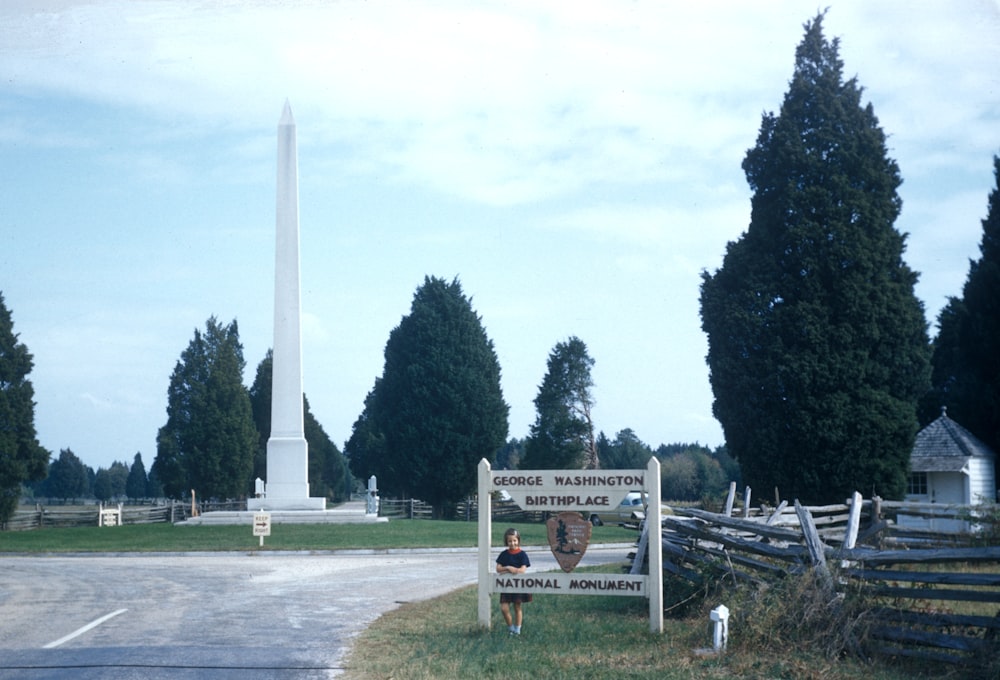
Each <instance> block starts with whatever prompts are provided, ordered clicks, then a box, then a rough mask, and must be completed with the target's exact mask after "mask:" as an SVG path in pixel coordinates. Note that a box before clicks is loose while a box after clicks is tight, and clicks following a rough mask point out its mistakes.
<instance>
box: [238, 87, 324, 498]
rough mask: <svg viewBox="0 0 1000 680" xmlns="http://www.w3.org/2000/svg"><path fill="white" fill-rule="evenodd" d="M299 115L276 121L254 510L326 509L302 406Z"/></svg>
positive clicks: (289, 112)
mask: <svg viewBox="0 0 1000 680" xmlns="http://www.w3.org/2000/svg"><path fill="white" fill-rule="evenodd" d="M298 174H299V172H298V158H297V151H296V140H295V119H294V118H292V109H291V107H290V106H289V105H288V102H287V101H286V102H285V108H284V110H283V111H282V112H281V120H280V121H278V187H277V219H276V234H277V235H276V239H275V255H274V349H273V362H274V363H273V365H272V374H271V436H270V439H268V440H267V486H266V487H265V489H266V490H265V495H264V498H263V499H261V498H255V499H252V500H251V501H250V506H251V507H250V509H266V510H325V509H326V499H325V498H310V497H309V445H308V444H307V443H306V438H305V428H304V420H303V406H302V336H301V324H300V316H301V311H302V304H301V299H300V294H299V288H300V277H299V178H298Z"/></svg>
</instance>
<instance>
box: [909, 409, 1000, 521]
mask: <svg viewBox="0 0 1000 680" xmlns="http://www.w3.org/2000/svg"><path fill="white" fill-rule="evenodd" d="M995 459H996V456H995V454H994V453H993V451H991V450H990V449H989V447H987V446H986V444H984V443H983V442H982V441H980V440H979V439H977V438H976V437H975V436H974V435H973V434H972V433H971V432H969V431H968V430H966V429H965V428H964V427H962V426H961V425H959V424H958V423H956V422H955V421H954V420H952V419H951V418H949V417H948V415H947V412H946V410H945V409H942V410H941V417H940V418H938V419H937V420H935V421H934V422H932V423H931V424H930V425H928V426H927V427H925V428H924V429H922V430H921V431H920V432H918V433H917V440H916V442H915V443H914V444H913V452H912V453H911V454H910V478H909V484H908V488H907V493H906V500H907V501H911V502H914V503H941V504H955V505H978V504H981V503H993V502H995V501H996V497H997V485H996V470H995ZM900 525H904V526H907V527H911V528H929V529H932V530H934V531H968V529H969V526H968V523H967V522H963V521H959V520H943V519H918V518H914V517H906V518H905V521H904V517H903V516H901V517H900Z"/></svg>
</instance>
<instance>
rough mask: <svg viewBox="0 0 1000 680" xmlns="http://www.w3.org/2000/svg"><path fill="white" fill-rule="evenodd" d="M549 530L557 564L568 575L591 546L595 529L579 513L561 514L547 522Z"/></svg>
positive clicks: (551, 546)
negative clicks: (591, 538) (591, 534)
mask: <svg viewBox="0 0 1000 680" xmlns="http://www.w3.org/2000/svg"><path fill="white" fill-rule="evenodd" d="M545 526H546V527H547V528H548V530H549V547H550V548H552V554H553V555H554V556H555V558H556V562H558V563H559V566H560V567H561V568H562V570H563V571H565V572H566V573H567V574H568V573H569V572H571V571H573V570H574V569H576V565H577V564H579V563H580V558H582V557H583V553H585V552H587V546H588V545H589V544H590V532H591V531H592V530H593V527H592V526H591V525H590V522H588V521H587V520H585V519H584V518H583V517H582V516H581V515H580V513H578V512H560V513H559V514H558V515H556V516H555V517H549V519H548V520H546V521H545Z"/></svg>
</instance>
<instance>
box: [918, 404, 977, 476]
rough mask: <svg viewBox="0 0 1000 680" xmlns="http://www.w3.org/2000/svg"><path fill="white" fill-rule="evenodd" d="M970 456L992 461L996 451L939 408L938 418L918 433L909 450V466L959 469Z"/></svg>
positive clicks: (919, 468) (943, 470)
mask: <svg viewBox="0 0 1000 680" xmlns="http://www.w3.org/2000/svg"><path fill="white" fill-rule="evenodd" d="M970 458H985V459H987V460H989V461H993V460H995V458H996V455H995V454H994V453H993V451H992V450H990V448H989V447H988V446H986V444H984V443H983V442H982V441H980V440H979V439H977V438H976V436H975V435H973V434H972V433H971V432H969V431H968V430H966V429H965V428H964V427H962V426H961V425H959V424H958V423H956V422H955V421H954V420H952V419H951V418H949V417H948V415H947V413H946V412H945V410H944V409H942V410H941V417H940V418H938V419H937V420H935V421H934V422H933V423H931V424H930V425H928V426H927V427H925V428H924V429H922V430H921V431H920V432H918V433H917V440H916V442H914V444H913V452H912V453H911V454H910V469H911V470H912V471H914V472H958V471H960V470H961V469H962V468H963V467H965V464H966V463H967V462H968V461H969V459H970Z"/></svg>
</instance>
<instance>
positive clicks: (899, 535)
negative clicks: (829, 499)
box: [633, 490, 1000, 665]
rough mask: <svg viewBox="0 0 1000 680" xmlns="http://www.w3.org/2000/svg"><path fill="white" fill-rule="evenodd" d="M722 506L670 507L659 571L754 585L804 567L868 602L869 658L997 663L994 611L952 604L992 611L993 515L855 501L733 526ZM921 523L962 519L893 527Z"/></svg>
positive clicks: (776, 512)
mask: <svg viewBox="0 0 1000 680" xmlns="http://www.w3.org/2000/svg"><path fill="white" fill-rule="evenodd" d="M747 496H749V490H748V491H747ZM732 506H733V504H732V503H731V502H730V503H728V504H727V512H723V513H712V512H707V511H704V510H698V509H693V508H686V509H685V508H678V509H676V510H675V512H676V514H675V515H674V516H667V517H664V518H663V525H662V527H661V543H662V546H663V555H664V571H665V572H667V574H669V575H671V576H672V577H676V578H680V579H685V580H687V581H690V582H692V583H695V584H699V585H704V584H705V583H706V582H707V581H709V580H719V581H722V580H724V579H725V578H731V579H732V580H733V581H734V582H746V583H758V584H759V583H766V582H768V581H773V580H775V579H778V578H783V577H786V576H788V575H794V574H801V573H804V572H805V571H807V570H813V571H816V572H819V573H821V574H823V575H824V578H823V579H820V582H821V583H823V582H825V583H827V584H828V586H829V588H831V589H832V590H836V591H837V592H839V593H841V594H846V593H848V592H850V593H854V594H861V595H864V596H868V597H870V598H871V599H872V602H873V603H875V605H874V606H873V609H872V612H871V615H872V616H873V617H874V623H873V625H872V626H871V627H870V628H869V630H868V637H869V641H870V643H871V648H872V650H873V651H877V652H881V653H886V654H892V655H896V656H914V657H920V658H926V659H932V660H938V661H948V662H951V663H955V662H958V663H965V664H971V665H975V664H981V663H983V662H984V659H986V660H988V659H992V658H995V657H996V655H997V654H1000V614H998V615H996V616H989V615H984V614H969V613H956V612H955V611H954V608H955V607H957V606H959V605H956V604H955V603H960V602H966V603H978V604H977V605H976V608H977V610H982V609H984V608H988V607H990V606H993V603H1000V546H997V545H989V544H988V543H989V537H990V536H996V535H997V534H998V532H997V530H996V527H995V526H992V524H991V522H992V521H993V519H991V516H993V517H995V515H996V513H995V512H990V513H985V514H984V513H983V512H982V510H983V509H982V508H976V507H968V506H965V507H963V506H948V507H944V506H937V507H930V508H929V507H923V506H916V507H910V506H909V505H908V504H904V503H888V502H886V501H882V500H881V499H878V498H874V499H871V500H866V501H862V499H861V497H860V494H855V495H854V497H853V498H852V499H850V500H849V501H848V502H847V503H845V504H843V505H831V506H821V507H809V508H804V507H802V506H800V505H799V504H798V503H796V504H795V506H796V507H795V508H794V509H788V508H786V507H779V508H776V509H768V508H766V507H765V508H760V509H758V510H754V509H751V508H749V507H748V506H745V507H744V509H743V510H742V511H737V512H736V513H735V514H740V515H743V516H742V517H734V516H732V515H733V514H734V513H733V511H732ZM977 513H978V515H979V516H978V518H977ZM928 515H930V516H933V517H935V518H944V519H947V520H948V521H954V522H965V523H966V524H967V526H968V527H969V531H966V532H954V531H953V532H940V531H938V532H935V531H929V530H913V529H907V528H906V527H899V521H900V520H899V518H900V517H903V516H918V517H926V516H928ZM970 518H971V519H970ZM893 548H894V549H893ZM637 552H638V551H637ZM637 566H638V565H635V564H634V565H633V568H635V567H637ZM995 610H996V608H995V607H994V609H993V611H995Z"/></svg>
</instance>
